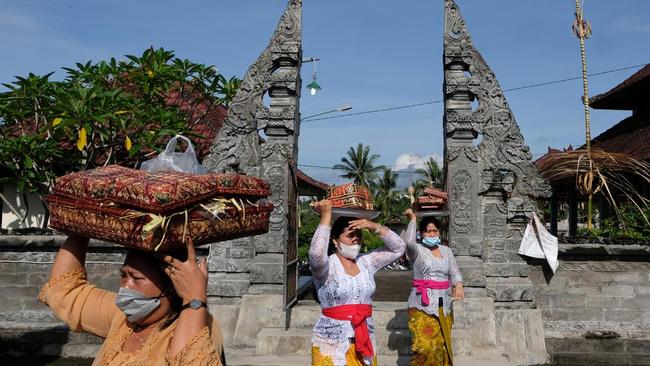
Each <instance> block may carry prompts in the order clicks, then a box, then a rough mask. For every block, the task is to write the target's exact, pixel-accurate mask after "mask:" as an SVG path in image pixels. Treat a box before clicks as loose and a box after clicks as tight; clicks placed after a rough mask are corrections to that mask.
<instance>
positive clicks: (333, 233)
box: [327, 216, 354, 256]
mask: <svg viewBox="0 0 650 366" xmlns="http://www.w3.org/2000/svg"><path fill="white" fill-rule="evenodd" d="M352 220H354V218H353V217H346V216H342V217H339V218H337V219H336V220H334V224H332V230H330V243H329V246H328V247H327V255H328V256H330V255H332V254H334V253H336V246H335V245H334V239H338V238H339V236H341V234H343V232H344V231H345V228H346V227H348V225H350V221H352Z"/></svg>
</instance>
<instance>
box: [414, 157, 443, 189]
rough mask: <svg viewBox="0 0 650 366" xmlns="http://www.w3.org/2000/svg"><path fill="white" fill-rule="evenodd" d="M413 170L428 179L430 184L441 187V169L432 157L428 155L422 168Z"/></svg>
mask: <svg viewBox="0 0 650 366" xmlns="http://www.w3.org/2000/svg"><path fill="white" fill-rule="evenodd" d="M415 172H416V173H418V174H420V175H421V176H422V177H423V178H424V179H426V180H428V181H429V184H430V185H432V186H434V187H436V188H442V186H443V182H442V179H443V176H442V169H440V166H438V162H437V161H435V160H434V159H433V158H432V157H429V160H427V161H426V162H425V165H424V169H417V170H416V171H415Z"/></svg>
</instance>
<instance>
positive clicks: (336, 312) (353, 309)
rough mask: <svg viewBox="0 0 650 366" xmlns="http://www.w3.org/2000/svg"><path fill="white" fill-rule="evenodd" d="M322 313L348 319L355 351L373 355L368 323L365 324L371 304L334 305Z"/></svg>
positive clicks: (333, 317)
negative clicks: (352, 331) (352, 330)
mask: <svg viewBox="0 0 650 366" xmlns="http://www.w3.org/2000/svg"><path fill="white" fill-rule="evenodd" d="M323 315H325V316H326V317H328V318H332V319H336V320H349V321H350V323H352V329H354V343H355V347H356V349H357V352H359V353H360V354H361V355H363V356H365V357H373V356H374V351H373V349H372V342H371V341H370V333H368V324H366V319H368V318H369V317H371V316H372V305H368V304H352V305H339V306H334V307H331V308H326V309H323Z"/></svg>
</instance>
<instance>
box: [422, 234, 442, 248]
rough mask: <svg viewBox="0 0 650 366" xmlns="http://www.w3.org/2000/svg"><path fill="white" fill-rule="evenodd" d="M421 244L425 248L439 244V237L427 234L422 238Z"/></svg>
mask: <svg viewBox="0 0 650 366" xmlns="http://www.w3.org/2000/svg"><path fill="white" fill-rule="evenodd" d="M422 245H424V246H425V247H427V248H431V249H433V248H435V247H437V246H438V245H440V238H439V237H437V236H427V237H425V238H424V239H422Z"/></svg>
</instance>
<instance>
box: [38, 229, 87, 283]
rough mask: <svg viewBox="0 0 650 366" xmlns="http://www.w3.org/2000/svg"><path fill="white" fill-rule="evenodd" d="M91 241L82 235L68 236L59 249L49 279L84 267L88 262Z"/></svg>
mask: <svg viewBox="0 0 650 366" xmlns="http://www.w3.org/2000/svg"><path fill="white" fill-rule="evenodd" d="M89 241H90V240H89V239H88V238H84V237H81V236H73V235H71V236H68V238H67V239H66V240H65V242H64V243H63V246H61V249H59V253H58V254H57V255H56V259H54V264H53V265H52V269H51V270H50V277H49V278H48V281H50V280H52V279H55V278H57V277H59V276H60V275H62V274H64V273H66V272H69V271H70V270H73V269H75V268H83V267H84V266H85V264H86V252H87V251H88V242H89Z"/></svg>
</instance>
